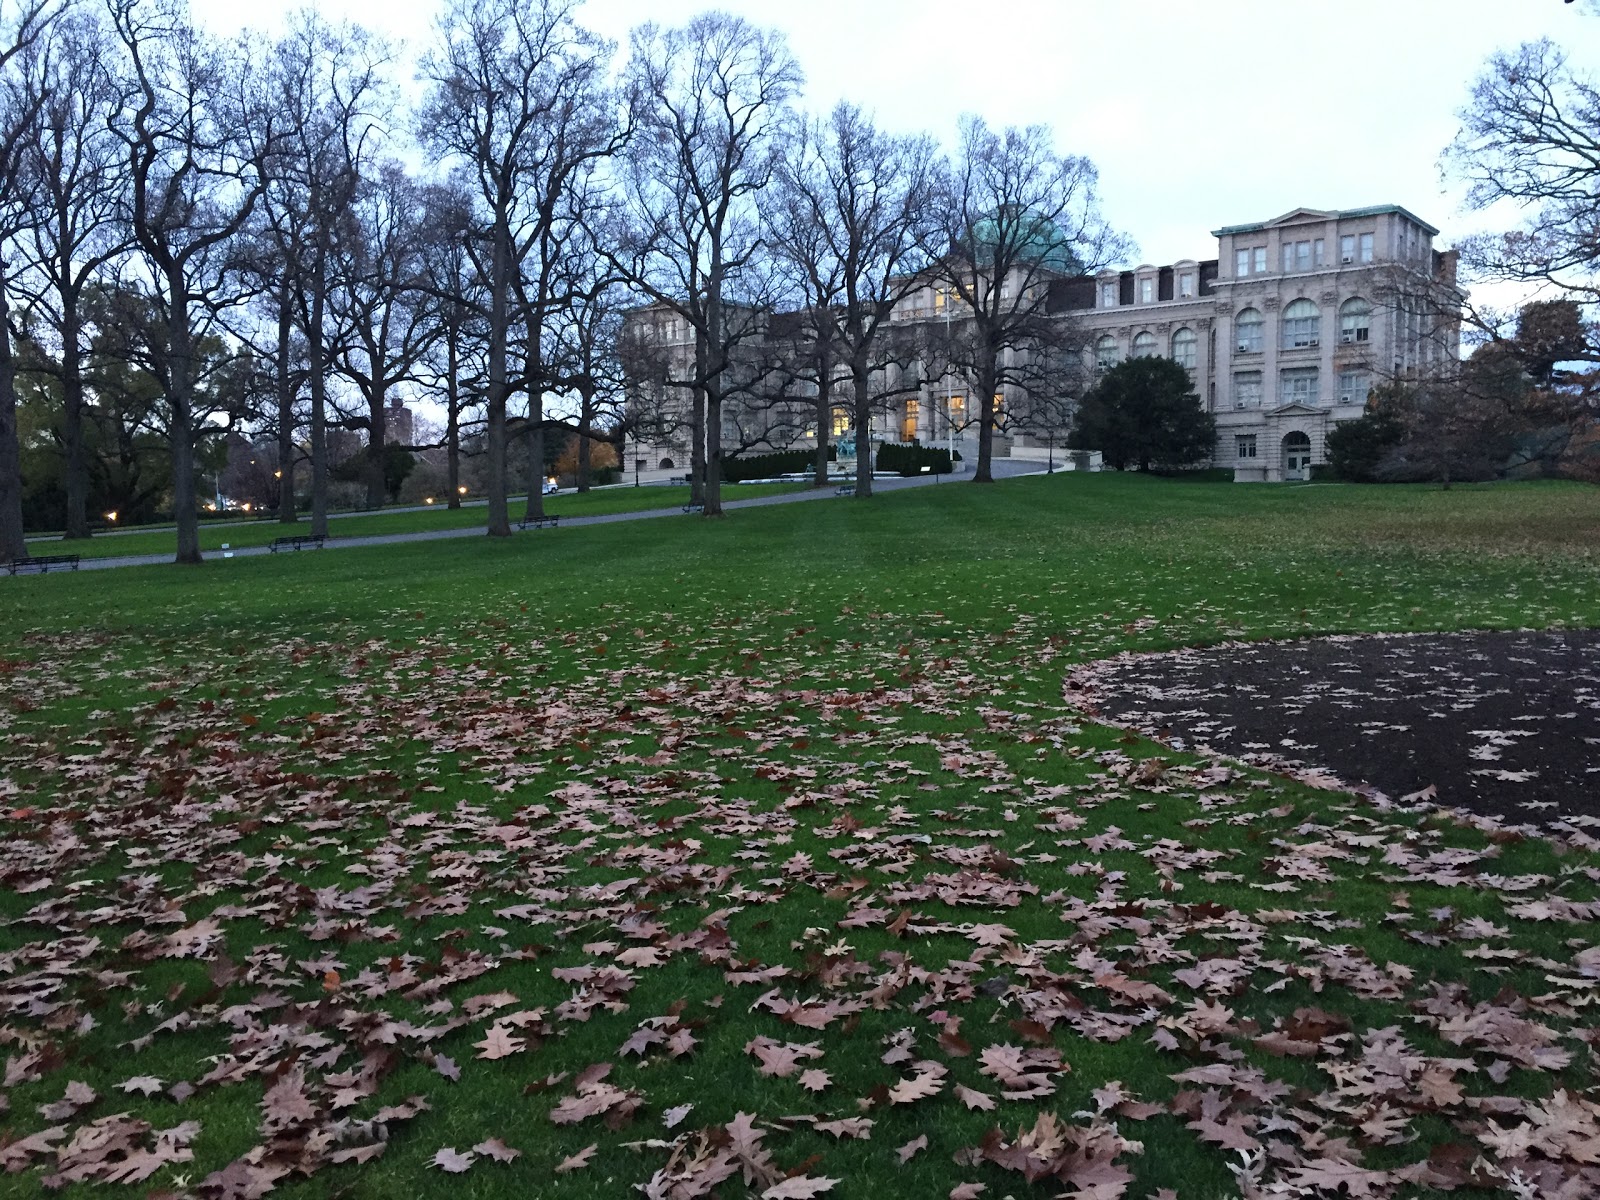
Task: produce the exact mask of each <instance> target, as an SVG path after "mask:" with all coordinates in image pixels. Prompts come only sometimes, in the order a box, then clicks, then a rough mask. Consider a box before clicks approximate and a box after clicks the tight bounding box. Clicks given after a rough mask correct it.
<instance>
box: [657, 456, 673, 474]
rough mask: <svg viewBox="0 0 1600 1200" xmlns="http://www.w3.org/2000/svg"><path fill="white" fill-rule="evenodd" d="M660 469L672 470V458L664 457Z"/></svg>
mask: <svg viewBox="0 0 1600 1200" xmlns="http://www.w3.org/2000/svg"><path fill="white" fill-rule="evenodd" d="M659 469H660V470H662V471H670V470H672V460H671V459H670V458H663V459H662V460H661V466H660V468H659Z"/></svg>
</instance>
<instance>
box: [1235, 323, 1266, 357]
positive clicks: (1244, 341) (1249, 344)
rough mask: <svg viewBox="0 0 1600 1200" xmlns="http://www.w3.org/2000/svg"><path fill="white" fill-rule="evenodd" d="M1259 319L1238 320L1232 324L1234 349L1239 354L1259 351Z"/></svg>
mask: <svg viewBox="0 0 1600 1200" xmlns="http://www.w3.org/2000/svg"><path fill="white" fill-rule="evenodd" d="M1261 328H1262V326H1261V319H1260V317H1259V315H1258V316H1257V318H1256V319H1255V320H1253V321H1240V322H1238V323H1237V324H1235V325H1234V327H1233V331H1234V350H1235V352H1236V353H1239V354H1260V353H1261Z"/></svg>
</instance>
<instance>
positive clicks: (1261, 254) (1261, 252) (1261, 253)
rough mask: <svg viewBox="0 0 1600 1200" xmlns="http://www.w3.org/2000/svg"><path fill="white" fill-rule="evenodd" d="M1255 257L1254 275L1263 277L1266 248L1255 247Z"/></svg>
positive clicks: (1265, 269) (1265, 267)
mask: <svg viewBox="0 0 1600 1200" xmlns="http://www.w3.org/2000/svg"><path fill="white" fill-rule="evenodd" d="M1255 255H1256V274H1257V275H1265V274H1266V273H1267V248H1266V247H1265V246H1257V247H1256V249H1255Z"/></svg>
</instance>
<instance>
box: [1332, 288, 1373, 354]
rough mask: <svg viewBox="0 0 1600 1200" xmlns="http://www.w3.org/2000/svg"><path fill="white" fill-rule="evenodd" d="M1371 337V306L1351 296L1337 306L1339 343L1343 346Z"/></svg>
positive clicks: (1358, 297) (1357, 297)
mask: <svg viewBox="0 0 1600 1200" xmlns="http://www.w3.org/2000/svg"><path fill="white" fill-rule="evenodd" d="M1371 336H1372V305H1370V304H1368V303H1367V302H1366V301H1365V300H1363V299H1362V298H1361V297H1360V296H1352V297H1350V299H1348V300H1346V301H1345V302H1344V303H1343V304H1341V305H1340V306H1339V341H1340V342H1342V343H1344V344H1345V345H1349V344H1351V343H1353V342H1364V341H1366V340H1367V339H1368V338H1369V337H1371Z"/></svg>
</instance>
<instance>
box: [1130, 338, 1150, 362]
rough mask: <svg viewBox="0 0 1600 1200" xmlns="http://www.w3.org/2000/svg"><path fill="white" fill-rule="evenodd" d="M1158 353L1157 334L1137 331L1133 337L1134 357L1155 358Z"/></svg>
mask: <svg viewBox="0 0 1600 1200" xmlns="http://www.w3.org/2000/svg"><path fill="white" fill-rule="evenodd" d="M1155 355H1156V335H1155V334H1153V333H1137V334H1134V337H1133V354H1132V355H1131V356H1130V357H1132V358H1154V357H1155Z"/></svg>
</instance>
